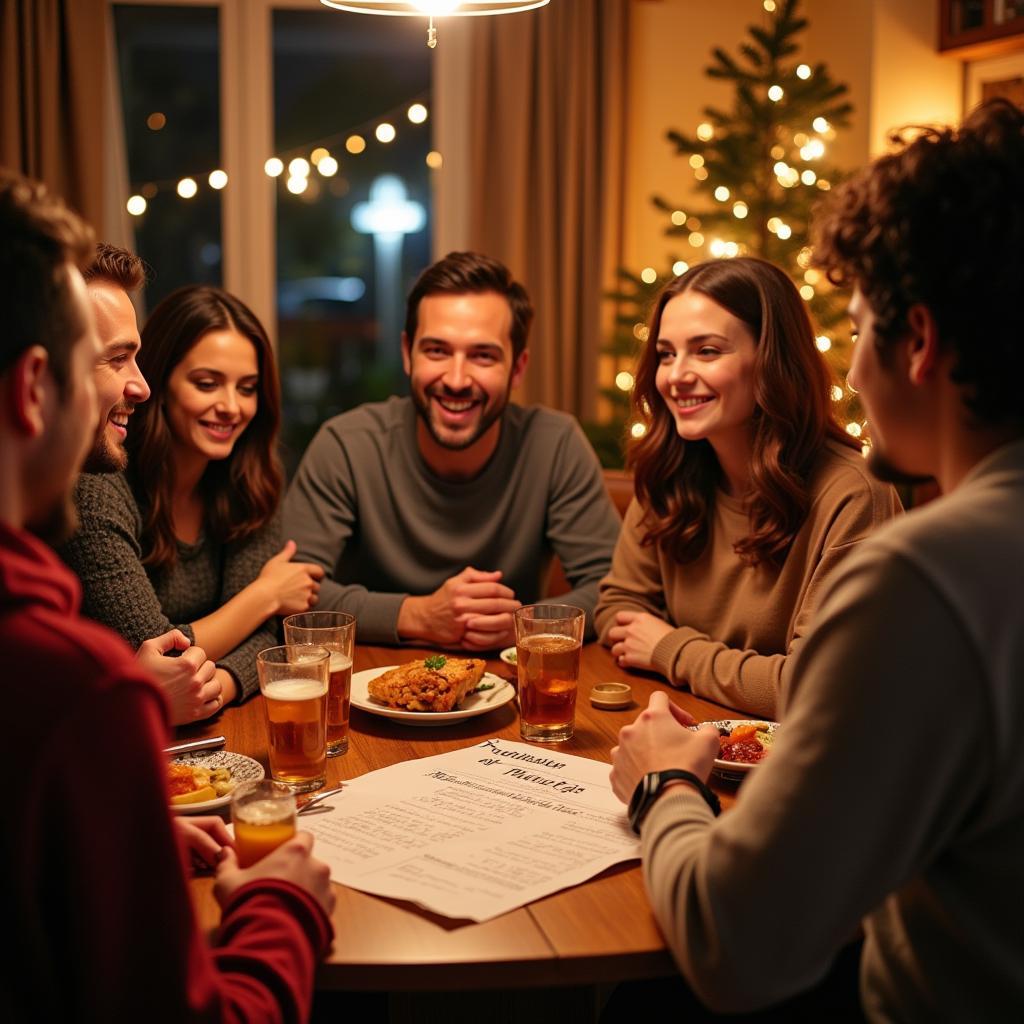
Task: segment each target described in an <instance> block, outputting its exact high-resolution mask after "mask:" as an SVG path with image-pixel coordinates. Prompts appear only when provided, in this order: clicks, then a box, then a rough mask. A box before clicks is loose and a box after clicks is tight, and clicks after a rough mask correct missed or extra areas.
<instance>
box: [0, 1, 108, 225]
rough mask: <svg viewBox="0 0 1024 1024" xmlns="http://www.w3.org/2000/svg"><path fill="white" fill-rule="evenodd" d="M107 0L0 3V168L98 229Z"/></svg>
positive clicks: (101, 172) (101, 168) (100, 215)
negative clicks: (44, 189) (40, 187)
mask: <svg viewBox="0 0 1024 1024" xmlns="http://www.w3.org/2000/svg"><path fill="white" fill-rule="evenodd" d="M105 18H106V4H105V0H0V166H3V167H7V168H9V169H12V170H16V171H20V172H21V173H22V174H26V175H28V176H29V177H32V178H37V179H39V180H41V181H43V182H45V183H46V185H47V186H48V187H49V188H50V189H51V190H52V191H54V192H55V193H57V194H58V195H60V196H63V197H64V199H65V200H66V201H67V202H68V203H69V205H71V206H72V207H74V208H75V209H76V210H78V211H79V212H80V213H81V214H83V215H84V216H85V217H86V219H87V220H89V221H91V222H92V223H93V224H94V225H96V226H97V229H98V230H102V226H103V223H104V221H103V212H104V210H103V157H104V144H103V80H104V74H105V71H106V30H105Z"/></svg>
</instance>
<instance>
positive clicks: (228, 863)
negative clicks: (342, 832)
mask: <svg viewBox="0 0 1024 1024" xmlns="http://www.w3.org/2000/svg"><path fill="white" fill-rule="evenodd" d="M312 851H313V836H312V835H311V834H310V833H309V832H297V833H296V834H295V835H294V836H293V837H292V838H291V839H289V840H288V842H286V843H283V844H282V845H281V846H279V847H278V848H277V849H276V850H274V851H273V853H268V854H267V856H266V857H264V858H263V859H262V860H259V861H257V862H256V863H255V864H253V865H252V867H249V868H240V867H239V866H238V857H237V856H236V855H235V851H234V850H233V849H232V848H231V847H230V846H224V847H222V849H221V853H220V862H219V863H218V865H217V881H216V883H215V884H214V887H213V894H214V896H215V897H216V898H217V902H218V903H219V904H220V905H221V907H223V906H224V905H225V904H226V903H227V902H228V900H229V899H230V898H231V896H232V895H233V894H234V893H235V891H236V890H237V889H240V888H241V887H242V886H243V885H246V884H247V883H248V882H255V881H258V880H259V879H261V878H279V879H281V880H282V881H285V882H291V883H292V884H293V885H297V886H298V887H299V888H300V889H305V890H306V892H308V893H309V894H310V895H311V896H312V897H313V899H315V900H316V901H317V903H319V904H320V906H321V907H323V908H324V912H325V913H326V914H327V915H328V916H330V914H331V912H332V911H333V910H334V890H333V889H332V888H331V869H330V868H329V867H328V866H327V865H326V864H325V863H324V862H323V861H322V860H317V859H316V858H315V857H314V856H313V853H312Z"/></svg>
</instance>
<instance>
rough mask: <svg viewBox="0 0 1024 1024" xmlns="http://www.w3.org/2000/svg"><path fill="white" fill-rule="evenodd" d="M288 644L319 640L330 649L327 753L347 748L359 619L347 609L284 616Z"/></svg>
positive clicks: (314, 642)
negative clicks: (357, 622) (343, 610)
mask: <svg viewBox="0 0 1024 1024" xmlns="http://www.w3.org/2000/svg"><path fill="white" fill-rule="evenodd" d="M284 642H285V643H286V644H317V645H318V646H320V647H326V648H327V650H329V651H330V652H331V679H330V686H329V688H328V691H327V756H328V757H336V756H337V755H338V754H344V753H345V751H346V750H348V713H349V706H350V701H351V697H352V652H353V649H354V648H355V643H356V619H355V616H354V615H349V614H348V613H347V612H303V613H302V614H301V615H289V616H288V618H286V619H285V620H284Z"/></svg>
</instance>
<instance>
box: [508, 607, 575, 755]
mask: <svg viewBox="0 0 1024 1024" xmlns="http://www.w3.org/2000/svg"><path fill="white" fill-rule="evenodd" d="M514 617H515V626H516V663H517V666H516V667H517V670H518V673H519V733H520V735H521V736H522V737H523V739H524V740H529V741H530V742H532V743H561V742H562V741H563V740H569V739H572V736H573V728H574V726H575V720H576V691H577V688H578V686H579V678H580V652H581V651H582V649H583V627H584V624H585V622H586V615H585V614H584V612H583V609H582V608H575V607H573V606H572V605H567V604H534V605H527V607H525V608H520V609H519V610H518V611H516V613H515V616H514Z"/></svg>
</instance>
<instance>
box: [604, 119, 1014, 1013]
mask: <svg viewBox="0 0 1024 1024" xmlns="http://www.w3.org/2000/svg"><path fill="white" fill-rule="evenodd" d="M902 142H903V145H902V147H901V148H900V150H899V151H898V152H895V153H893V154H890V155H887V156H884V157H882V158H880V159H878V160H877V161H875V162H874V163H873V164H872V165H871V166H870V167H868V168H867V169H865V170H864V171H862V172H861V173H860V174H858V175H857V176H856V177H854V178H852V179H851V180H850V181H848V182H847V183H845V184H844V185H843V186H841V187H840V188H838V189H836V190H835V192H834V193H833V195H832V199H831V202H830V203H829V205H828V208H827V209H826V210H825V211H824V213H823V216H821V218H820V219H819V221H818V225H817V228H818V230H817V239H816V245H815V256H816V259H817V261H818V263H819V265H820V266H821V267H823V268H824V269H825V270H826V271H827V273H828V274H829V276H830V278H831V279H832V280H833V281H836V282H841V283H845V284H849V285H852V286H853V300H852V302H851V304H850V312H851V316H852V318H853V320H854V323H855V324H856V326H857V330H858V333H859V337H858V340H857V343H856V347H855V354H854V358H853V367H852V370H851V374H850V377H851V382H852V383H853V384H854V386H855V387H856V388H857V389H858V391H859V392H860V395H861V398H862V400H863V402H864V407H865V409H866V410H867V414H868V418H869V421H870V423H871V427H872V437H873V454H872V463H873V465H874V466H876V467H877V468H878V469H879V471H880V472H884V473H885V475H886V476H888V477H889V478H890V479H893V478H918V477H934V478H935V479H936V480H937V481H938V483H939V485H940V487H941V489H942V491H943V492H944V493H943V496H942V497H941V498H940V499H939V500H937V501H935V502H933V503H931V504H929V505H927V506H925V507H923V508H921V509H919V510H917V511H915V512H913V513H911V514H910V515H908V516H907V517H905V518H904V519H903V520H902V521H896V522H894V523H892V524H891V525H888V526H886V527H884V528H883V529H881V530H879V531H878V533H877V534H876V535H875V536H874V537H872V538H871V539H869V540H868V541H867V542H866V543H865V544H864V545H862V547H861V549H860V550H859V551H858V552H857V553H856V554H854V555H852V556H851V557H850V559H849V560H848V561H847V562H846V563H844V565H843V567H842V569H841V570H840V572H839V573H838V574H837V575H836V577H835V578H834V580H833V581H832V583H831V585H830V587H829V591H828V593H827V594H826V595H825V596H824V598H823V600H822V603H821V605H820V608H819V612H818V615H817V619H816V622H815V625H814V628H813V630H812V632H811V635H810V637H809V638H808V640H807V644H806V646H805V647H804V649H803V651H802V652H801V654H800V655H799V658H798V661H797V664H796V666H795V670H794V673H793V678H792V682H791V685H790V687H789V690H788V693H786V694H784V695H783V708H784V712H783V727H782V729H781V730H780V731H779V738H778V741H777V743H776V744H775V745H774V746H773V749H772V751H771V754H770V756H769V757H768V758H767V759H766V760H765V762H764V763H763V764H762V765H760V766H759V767H758V768H757V770H756V771H755V772H754V773H753V775H752V776H751V777H750V778H749V780H748V781H747V782H746V783H745V784H744V786H743V789H742V791H741V792H740V794H739V798H738V800H737V803H736V806H735V808H734V809H733V810H731V811H730V812H729V813H728V814H726V815H724V816H723V817H721V818H717V819H716V817H715V814H714V811H713V810H712V808H711V807H710V803H713V802H714V800H713V797H711V798H710V799H709V800H708V801H707V802H706V800H705V795H706V791H705V790H704V786H703V783H704V780H705V779H706V778H707V776H708V773H709V771H710V769H711V764H712V760H713V758H714V757H715V756H716V755H717V752H718V746H719V744H718V735H717V732H716V731H715V730H714V729H713V728H708V727H705V728H703V729H700V730H697V731H691V730H688V729H685V728H681V720H682V719H683V718H684V717H686V716H684V715H683V713H682V712H681V711H679V710H678V709H675V711H674V712H673V709H672V707H671V706H670V705H669V702H668V698H667V697H666V695H665V694H664V693H658V694H655V695H654V696H653V697H652V698H651V704H650V706H649V707H648V709H647V710H646V711H644V712H643V713H642V714H641V715H640V717H639V718H638V719H637V721H636V723H635V724H633V725H631V726H629V727H627V728H625V729H623V731H622V733H621V737H620V747H619V748H618V750H617V751H616V752H615V764H614V769H613V772H612V782H613V785H614V788H615V791H616V793H617V794H618V795H619V796H620V797H621V798H622V799H623V800H624V801H625V800H629V799H630V797H631V795H632V796H633V804H632V806H631V812H632V813H631V816H632V818H633V821H634V823H635V826H636V827H638V828H639V827H640V826H641V825H642V833H641V834H642V837H643V858H644V870H645V875H646V880H647V886H648V890H649V892H650V894H651V900H652V903H653V905H654V908H655V912H656V914H657V916H658V919H659V921H660V922H661V924H662V927H663V929H664V931H665V934H666V936H667V937H668V941H669V943H670V945H671V946H672V949H673V951H674V953H675V956H676V959H677V961H678V962H679V964H680V966H681V968H682V970H683V973H684V974H685V975H686V978H687V980H688V981H689V983H690V985H691V986H692V988H693V989H694V991H695V992H696V993H697V995H698V996H699V997H700V998H701V999H702V1000H703V1001H705V1002H706V1003H708V1004H710V1005H711V1006H713V1007H714V1008H715V1009H716V1010H723V1011H746V1010H750V1009H753V1008H757V1007H763V1006H767V1005H769V1004H772V1003H777V1002H779V1001H780V1000H782V999H785V998H787V997H789V996H792V995H793V994H794V993H797V992H799V991H801V990H804V989H808V988H809V987H811V986H813V985H814V984H815V983H816V982H818V981H819V980H820V979H821V978H822V977H823V976H824V975H825V974H826V972H827V971H828V969H829V965H830V962H831V960H832V958H833V956H834V955H835V953H836V951H837V950H839V948H840V947H841V946H842V945H843V943H844V942H845V941H847V939H848V938H849V937H850V936H851V935H853V934H854V932H855V931H856V929H857V926H858V924H859V923H862V924H863V929H864V933H865V941H864V949H863V956H862V960H861V966H860V999H861V1009H862V1011H863V1013H864V1014H865V1015H866V1016H867V1017H868V1018H869V1019H870V1020H874V1021H892V1020H1003V1019H1011V1017H1018V1016H1019V1015H1020V1012H1021V1008H1022V1007H1024V927H1022V926H1021V908H1022V907H1024V871H1022V870H1021V865H1022V863H1024V758H1022V757H1021V756H1020V746H1019V744H1020V736H1021V735H1022V734H1024V686H1022V685H1021V681H1022V679H1024V572H1022V567H1024V528H1022V526H1021V510H1022V509H1024V400H1022V397H1021V395H1022V390H1021V381H1022V380H1024V344H1022V338H1024V303H1022V302H1021V297H1020V284H1021V281H1022V280H1024V194H1022V191H1021V187H1020V186H1021V182H1022V181H1024V112H1022V111H1021V110H1019V109H1017V108H1015V107H1013V106H1012V105H1011V104H1009V103H1007V102H1005V101H995V102H992V103H989V104H987V105H985V106H984V107H982V108H980V109H979V110H977V111H976V112H975V113H974V114H972V115H971V116H970V117H969V118H968V119H967V120H966V121H965V122H964V124H963V125H962V126H961V127H960V128H959V129H955V130H954V129H947V130H925V131H922V132H919V133H917V134H916V135H915V136H914V137H912V138H908V137H904V138H903V140H902ZM682 724H686V723H685V722H683V723H682ZM671 769H676V770H677V771H676V772H675V773H674V775H673V773H671V771H670V770H671ZM679 770H681V771H679ZM666 772H668V773H669V774H668V778H667V779H666V778H665V774H666Z"/></svg>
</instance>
